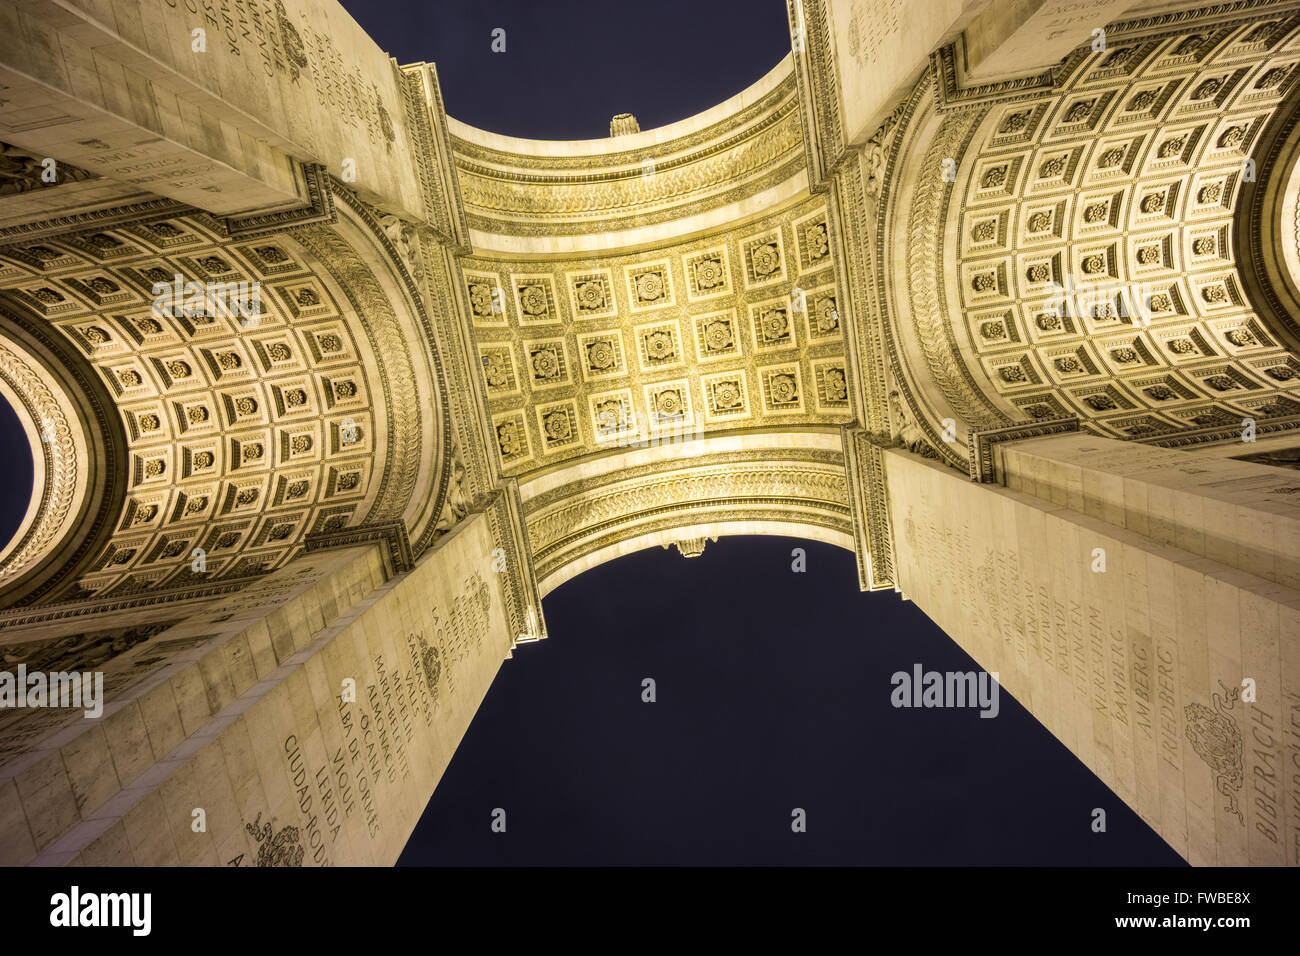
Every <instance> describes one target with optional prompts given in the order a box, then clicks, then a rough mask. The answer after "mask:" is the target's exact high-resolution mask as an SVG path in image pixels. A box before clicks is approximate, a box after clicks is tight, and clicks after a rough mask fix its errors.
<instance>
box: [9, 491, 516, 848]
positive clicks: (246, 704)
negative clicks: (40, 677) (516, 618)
mask: <svg viewBox="0 0 1300 956" xmlns="http://www.w3.org/2000/svg"><path fill="white" fill-rule="evenodd" d="M494 547H495V542H494V540H493V536H492V532H491V529H490V522H489V519H488V516H487V515H486V514H484V513H479V514H474V515H471V516H469V517H467V518H466V519H465V520H464V521H462V522H461V523H460V524H459V525H457V526H456V528H455V529H454V530H453V531H451V532H450V533H449V534H447V535H446V536H445V537H443V538H442V539H441V540H440V541H439V542H438V544H437V545H436V546H435V547H434V548H432V549H431V550H430V551H428V552H426V553H425V554H424V555H423V556H422V557H421V559H420V560H419V561H417V562H416V564H415V567H414V568H413V569H412V570H411V571H409V572H407V573H405V574H397V575H394V574H393V568H392V567H391V566H390V565H389V564H388V559H387V557H386V553H385V551H384V549H383V548H381V547H380V546H379V545H377V544H369V545H364V546H360V547H353V548H348V549H342V550H336V551H327V552H320V553H314V554H307V555H304V556H302V557H300V558H299V559H297V560H296V561H295V562H293V563H291V564H289V565H287V566H286V567H285V568H283V569H281V570H280V571H277V572H276V573H275V574H273V575H270V576H269V577H268V578H267V579H265V580H264V581H261V582H258V583H257V584H255V585H253V586H251V587H250V588H249V589H247V591H246V593H243V594H240V595H238V596H236V597H234V598H232V599H225V600H222V601H221V602H220V604H219V607H217V608H216V609H215V610H216V612H218V613H215V614H214V608H212V607H207V606H205V607H203V608H202V609H201V610H200V611H198V612H193V611H192V612H191V614H190V619H189V620H187V621H184V622H181V623H178V624H176V625H174V626H172V627H170V628H168V629H167V630H165V631H163V632H162V633H159V634H157V635H155V636H153V637H151V638H150V639H149V640H147V641H145V642H144V643H142V644H140V645H138V646H137V647H135V648H133V649H132V650H131V651H130V652H129V654H130V661H128V663H129V664H134V665H140V666H142V667H143V666H145V665H148V666H150V667H154V668H155V669H153V670H149V671H146V673H147V674H148V676H147V678H146V679H144V680H138V681H136V682H135V683H134V684H133V685H132V686H128V687H122V688H121V692H120V693H118V694H117V695H116V696H112V695H110V696H109V700H110V702H109V704H108V706H106V707H105V708H104V712H103V715H102V717H100V718H98V719H88V718H83V717H81V716H80V715H75V716H69V718H68V719H67V720H66V721H65V725H64V726H63V727H62V729H58V728H54V730H55V731H56V732H53V733H51V734H49V735H47V736H45V737H44V738H43V739H40V740H37V741H36V742H35V744H34V746H32V747H31V748H30V749H29V750H28V752H27V753H25V754H24V755H22V756H20V757H18V758H17V759H14V760H11V761H10V762H8V763H6V764H5V765H4V766H3V767H0V864H3V865H19V864H24V863H35V864H43V865H63V864H76V865H151V866H152V865H174V864H198V865H222V866H227V865H239V866H253V865H271V864H278V865H330V864H333V865H340V864H342V865H392V864H393V863H394V862H395V861H396V860H397V857H398V855H399V854H400V853H401V851H402V849H403V847H404V846H405V844H406V841H407V839H408V838H409V837H410V834H411V831H412V829H413V828H414V826H415V824H416V822H417V821H418V820H419V817H420V814H421V812H422V811H423V810H424V807H425V805H426V803H427V802H428V799H429V795H430V794H431V793H432V792H433V789H434V787H435V786H436V785H437V782H438V780H439V778H440V777H441V776H442V772H443V770H445V769H446V767H447V764H448V763H449V761H450V760H451V756H452V754H453V753H454V752H455V749H456V747H457V745H458V744H459V742H460V739H461V737H462V736H463V734H464V732H465V730H466V728H467V727H468V726H469V722H470V720H471V719H472V718H473V715H474V713H475V711H476V710H477V708H478V706H479V704H480V702H481V701H482V699H483V696H484V695H485V694H486V692H487V689H488V687H489V686H490V685H491V683H492V679H493V677H494V676H495V675H496V672H497V669H498V668H499V667H500V664H501V661H502V660H503V659H504V658H505V657H506V656H508V655H509V653H510V651H511V648H512V646H513V644H514V642H515V640H516V639H517V637H518V636H519V635H517V634H514V633H513V632H512V630H511V628H510V626H509V624H508V615H507V611H506V606H505V600H506V595H505V583H504V579H505V577H506V575H505V574H503V573H496V571H495V570H494V566H493V565H494V560H493V549H494ZM220 612H224V613H220ZM8 636H9V635H6V637H8ZM349 681H352V682H355V687H354V690H355V698H354V699H349V696H348V691H349V690H350V689H351V688H350V685H349V683H348V682H349ZM65 713H66V712H65ZM196 810H202V811H203V814H202V816H203V819H204V829H203V830H196V827H195V820H196V819H197V818H198V815H197V814H196V813H195V811H196ZM485 825H486V818H485Z"/></svg>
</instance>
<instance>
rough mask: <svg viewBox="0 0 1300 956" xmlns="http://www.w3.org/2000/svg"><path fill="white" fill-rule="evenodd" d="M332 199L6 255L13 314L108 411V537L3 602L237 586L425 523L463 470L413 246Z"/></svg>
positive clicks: (101, 532)
mask: <svg viewBox="0 0 1300 956" xmlns="http://www.w3.org/2000/svg"><path fill="white" fill-rule="evenodd" d="M337 210H338V215H337V218H336V220H335V221H334V222H333V223H331V224H317V225H309V226H305V227H301V228H298V229H295V230H292V231H283V230H282V231H273V232H264V233H261V234H255V235H242V234H241V235H236V236H232V235H230V234H229V233H228V232H227V229H226V227H225V226H224V225H223V224H222V223H220V222H219V221H217V220H214V219H213V218H211V217H209V216H207V215H205V214H202V213H196V212H187V213H176V214H173V215H171V216H169V217H167V218H165V219H163V218H155V219H153V220H149V221H144V222H135V223H127V224H121V225H115V226H113V227H111V228H105V229H103V230H102V231H100V232H96V233H93V234H89V235H88V234H84V233H74V234H66V235H59V236H52V237H48V238H43V239H42V240H41V241H40V243H39V244H38V245H33V246H25V245H24V246H16V245H14V246H9V247H6V248H5V249H3V250H0V262H3V264H4V268H3V275H2V276H0V301H2V302H4V303H5V304H6V306H7V307H6V312H7V313H8V314H9V315H10V317H11V318H14V319H16V318H17V317H21V318H22V319H23V320H24V322H25V324H26V326H28V327H32V328H36V329H40V330H43V334H44V337H45V339H46V340H47V344H46V345H45V346H43V347H44V348H46V349H56V348H57V349H58V350H59V351H60V353H61V354H63V355H64V356H66V359H65V360H64V361H63V362H62V363H61V364H62V365H63V366H67V367H69V368H73V369H75V370H77V375H79V380H78V381H76V382H73V383H72V384H70V385H69V386H68V387H67V389H66V391H67V393H68V394H69V395H74V396H75V400H76V401H77V402H80V403H82V404H83V405H86V406H87V407H90V408H92V409H97V410H98V412H99V415H100V421H99V423H98V425H97V428H98V429H99V431H98V432H96V431H94V430H93V429H91V428H83V429H82V431H83V432H85V433H86V434H87V435H90V436H94V435H97V434H100V433H103V432H107V433H108V434H109V435H110V437H109V438H87V439H85V440H80V444H81V445H84V446H85V447H86V449H87V452H86V456H85V458H84V459H81V458H78V461H79V462H81V461H83V460H84V462H85V464H86V467H87V468H88V471H87V474H88V475H91V476H94V477H95V478H96V480H97V481H99V483H100V484H101V485H104V486H105V487H104V489H103V493H95V494H94V495H93V500H94V505H95V507H96V508H97V509H98V511H97V515H98V518H97V520H98V524H96V525H95V534H94V535H90V534H89V531H87V532H86V533H84V534H80V535H77V536H73V537H70V538H69V542H70V545H69V546H72V544H73V543H76V542H79V543H77V544H76V550H77V556H78V557H77V561H75V562H67V561H62V562H54V561H52V560H50V559H49V558H46V557H42V558H41V559H40V561H39V564H40V565H41V570H40V571H39V572H33V573H38V574H39V577H40V580H41V581H44V582H45V584H44V585H43V586H42V589H41V590H39V591H34V590H32V589H30V588H27V587H26V585H25V584H24V585H23V587H21V588H13V587H11V588H6V589H5V590H4V599H5V600H6V601H8V602H10V603H12V602H14V601H16V600H35V599H37V598H39V599H40V600H41V601H51V600H61V601H68V600H87V599H91V598H102V597H112V598H126V597H128V596H130V595H133V594H138V593H141V592H144V591H148V592H149V593H150V600H151V601H166V600H179V599H184V598H187V597H194V596H200V595H203V594H210V593H225V592H228V591H233V590H238V589H239V588H240V587H242V586H243V584H244V583H246V582H247V581H248V580H249V579H251V578H254V577H257V576H259V575H261V574H264V573H266V572H268V571H270V570H273V569H275V568H277V567H280V566H283V565H284V564H285V563H286V562H288V561H290V560H292V558H293V557H294V556H295V555H296V554H298V553H299V552H300V551H301V550H302V548H303V547H304V545H305V543H306V541H307V538H308V536H310V535H313V534H320V533H322V532H334V531H342V530H344V529H355V528H357V527H358V526H362V525H383V526H390V525H392V524H393V523H398V522H400V523H402V525H403V527H404V528H405V529H406V530H407V531H412V530H413V531H414V532H415V533H416V534H420V533H422V530H421V529H429V528H432V526H433V524H434V522H435V521H436V518H437V515H438V513H439V509H440V507H441V503H442V501H443V500H444V499H445V497H446V488H447V474H448V470H449V463H450V454H449V451H448V448H449V444H450V429H449V426H448V421H449V415H450V409H449V400H448V396H447V389H446V384H445V382H444V381H443V372H442V367H441V361H442V360H441V357H440V356H439V355H438V346H437V343H436V342H435V336H434V335H433V334H432V331H431V329H430V328H429V326H428V322H427V318H426V317H425V316H424V313H423V305H422V303H421V301H420V299H419V293H418V291H417V290H416V287H415V285H414V283H413V280H412V277H411V275H410V273H409V270H408V267H407V265H406V264H405V263H404V262H403V257H402V251H401V250H399V249H397V248H396V247H395V246H394V244H393V242H392V240H391V239H390V238H389V237H388V236H387V234H386V233H385V231H384V229H383V228H382V226H381V225H380V224H379V223H378V221H377V220H376V219H375V217H374V216H373V215H372V214H371V213H370V212H369V211H368V210H367V209H366V208H365V207H364V206H363V205H362V204H361V203H360V202H359V201H357V200H355V199H354V198H351V197H346V198H345V199H344V200H343V201H341V202H340V203H339V204H338V206H337ZM175 277H180V279H179V280H178V281H179V283H180V286H181V295H180V300H179V301H177V302H176V303H175V304H176V308H175V309H173V308H171V300H172V299H174V298H176V280H175ZM186 283H191V284H192V286H193V289H194V290H195V292H197V293H198V295H197V297H194V293H193V292H188V291H186V288H187V287H186ZM205 289H206V290H207V292H206V295H207V296H208V298H205V297H204V295H205V293H204V290H205ZM214 290H215V291H214ZM227 293H229V294H230V295H236V296H238V297H240V298H239V301H240V302H245V303H252V302H256V303H257V307H256V308H255V309H247V308H246V309H244V311H242V312H241V311H240V309H239V308H235V309H234V310H233V311H231V310H230V309H225V308H224V306H223V305H222V304H221V303H224V301H225V300H224V298H223V297H224V296H226V295H227ZM232 301H233V300H232ZM160 302H161V303H162V304H161V305H160V304H159V303H160ZM186 305H190V306H191V311H189V312H187V311H186V308H185V306H186ZM27 347H28V348H29V350H30V348H31V346H27ZM44 364H45V365H47V366H49V367H56V366H59V365H60V363H58V362H55V361H54V360H52V359H51V360H48V361H46V362H45V363H44ZM11 391H12V389H11ZM83 394H84V396H88V397H83ZM89 416H90V412H83V417H86V418H87V420H89ZM29 417H30V416H29ZM32 420H37V419H32ZM45 474H46V475H48V474H49V472H48V470H47V471H46V473H45ZM105 475H108V476H109V477H108V478H105ZM65 536H67V535H66V533H65ZM196 555H198V556H199V557H195V556H196ZM20 583H21V582H20Z"/></svg>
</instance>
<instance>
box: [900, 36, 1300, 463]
mask: <svg viewBox="0 0 1300 956" xmlns="http://www.w3.org/2000/svg"><path fill="white" fill-rule="evenodd" d="M1254 28H1255V26H1254V25H1252V24H1251V23H1249V22H1247V21H1244V20H1243V21H1239V22H1237V23H1235V24H1233V25H1232V26H1231V27H1230V28H1227V29H1225V30H1223V31H1222V33H1221V36H1220V37H1219V39H1218V40H1217V41H1216V42H1214V43H1208V42H1204V37H1200V36H1198V35H1196V34H1195V32H1194V28H1192V27H1188V28H1187V30H1185V31H1176V32H1169V33H1165V34H1161V35H1159V36H1156V37H1139V38H1136V39H1133V40H1128V38H1127V37H1124V36H1123V34H1122V32H1121V33H1120V34H1117V36H1116V39H1115V42H1114V44H1113V46H1110V47H1108V49H1107V50H1106V51H1092V50H1090V49H1081V50H1079V51H1077V52H1076V53H1075V54H1073V55H1072V56H1071V57H1069V58H1067V60H1066V61H1064V63H1063V64H1062V66H1061V67H1060V68H1059V71H1058V75H1057V80H1056V82H1055V84H1054V86H1052V87H1050V88H1048V87H1042V88H1039V89H1037V90H1032V91H1028V92H1024V93H1017V95H1007V96H1004V97H1001V98H998V97H994V96H990V97H988V98H986V99H975V100H973V101H972V102H971V103H970V104H969V105H961V104H952V103H947V104H945V103H943V102H942V98H941V97H940V98H938V99H936V94H935V84H936V83H939V82H943V81H942V80H941V79H936V77H934V76H927V77H925V78H923V79H922V80H921V81H920V83H919V84H918V86H917V87H916V88H915V89H914V91H913V93H912V96H911V99H910V100H909V102H908V104H907V106H906V108H905V110H904V112H903V122H904V123H905V130H904V131H903V133H902V134H901V137H900V141H901V146H900V147H899V149H898V153H897V155H896V156H895V157H894V159H893V163H892V164H891V170H897V169H900V168H901V169H902V170H904V172H903V174H902V175H901V176H899V177H898V179H897V182H896V183H891V184H890V185H891V187H892V188H891V190H890V201H889V202H890V205H889V209H888V213H887V219H886V225H885V233H886V235H887V236H888V237H889V239H888V242H887V244H886V249H885V251H886V259H885V265H884V274H885V275H892V276H894V277H896V281H894V282H892V283H887V285H889V286H890V287H891V288H890V291H891V293H892V303H891V305H892V307H891V308H890V309H889V310H888V322H889V327H890V331H891V335H892V337H893V339H894V341H895V342H896V343H897V347H896V349H895V350H894V351H893V352H891V359H892V361H893V363H894V365H895V367H896V369H898V370H899V371H900V373H901V376H902V378H903V379H904V384H905V385H906V387H904V388H902V391H903V392H904V393H905V394H908V397H909V398H911V399H912V403H913V407H914V410H915V412H916V413H918V414H919V415H920V416H921V417H922V418H923V419H924V420H923V421H922V422H921V423H920V425H921V427H920V428H919V431H920V432H922V433H924V434H925V435H926V436H927V437H928V439H929V440H930V442H931V443H932V444H934V445H935V447H936V448H938V449H939V450H940V453H941V454H944V455H946V456H947V457H948V458H949V459H950V460H951V462H952V463H953V464H960V462H961V459H962V458H963V457H964V455H962V454H961V452H962V451H964V448H965V445H966V441H965V439H966V438H967V436H968V434H969V430H971V429H980V428H988V427H997V426H1000V425H1004V424H1006V423H1008V422H1023V421H1044V422H1047V421H1054V420H1058V419H1063V418H1071V417H1072V418H1077V419H1079V420H1080V421H1082V422H1084V423H1086V427H1088V428H1089V429H1091V430H1093V431H1095V432H1097V433H1098V434H1102V435H1109V436H1112V437H1117V438H1136V439H1151V440H1164V438H1165V437H1166V436H1172V435H1175V434H1178V433H1188V432H1191V433H1195V434H1197V435H1204V436H1213V435H1215V434H1219V435H1225V436H1226V433H1225V432H1224V431H1223V430H1224V429H1225V428H1227V427H1228V426H1231V425H1234V424H1235V423H1239V422H1240V421H1242V420H1243V419H1244V418H1251V419H1255V420H1259V421H1265V420H1269V419H1271V420H1273V421H1274V422H1280V421H1283V420H1292V419H1294V418H1295V417H1296V416H1297V415H1298V414H1300V404H1298V403H1297V402H1296V401H1295V400H1294V395H1293V394H1292V388H1291V385H1290V382H1291V381H1292V380H1293V379H1294V377H1295V375H1296V374H1297V372H1298V371H1300V368H1298V367H1297V365H1296V360H1295V355H1294V342H1295V341H1296V336H1295V327H1294V325H1293V324H1291V323H1292V322H1293V320H1291V319H1289V318H1286V317H1285V316H1286V310H1287V309H1288V308H1294V305H1292V304H1291V303H1293V302H1297V301H1300V299H1294V298H1293V297H1294V295H1295V293H1294V290H1293V289H1292V287H1291V286H1290V285H1289V283H1291V282H1292V280H1291V279H1290V278H1289V276H1290V273H1289V267H1288V266H1287V265H1286V263H1285V261H1284V253H1286V252H1287V250H1288V248H1289V255H1290V256H1291V259H1292V261H1293V262H1294V263H1297V264H1300V253H1298V252H1297V251H1296V249H1295V243H1294V241H1293V240H1294V230H1293V234H1292V236H1291V239H1290V241H1291V246H1290V247H1288V246H1287V244H1286V243H1287V241H1288V240H1285V239H1280V238H1279V235H1280V234H1279V232H1278V230H1279V229H1283V228H1286V227H1285V226H1283V225H1282V218H1283V217H1284V216H1289V219H1288V220H1287V221H1288V222H1290V223H1291V224H1292V225H1294V222H1295V212H1296V202H1295V199H1294V181H1291V180H1290V176H1291V174H1292V170H1293V167H1294V162H1293V160H1294V157H1295V156H1296V155H1297V149H1300V147H1298V146H1297V140H1298V139H1300V136H1298V135H1297V134H1296V131H1295V123H1294V109H1295V107H1294V100H1295V94H1291V95H1290V96H1289V97H1288V96H1287V93H1286V89H1287V84H1288V82H1289V81H1288V80H1287V77H1288V76H1290V75H1291V74H1292V73H1293V72H1294V71H1293V70H1291V66H1292V65H1293V64H1292V63H1291V60H1290V58H1291V54H1290V53H1289V52H1287V47H1288V42H1286V41H1285V40H1284V39H1283V38H1282V37H1280V36H1279V37H1277V38H1275V39H1274V40H1273V41H1272V42H1271V45H1272V49H1271V50H1269V51H1268V52H1266V53H1264V54H1263V55H1258V51H1257V49H1256V46H1255V45H1254V41H1249V40H1248V39H1247V38H1248V36H1249V35H1250V34H1251V31H1252V30H1253V29H1254ZM1294 33H1295V30H1294V28H1293V27H1292V28H1288V35H1292V36H1293V35H1294ZM1193 41H1195V42H1193ZM1243 50H1245V51H1249V52H1250V53H1251V54H1252V58H1251V59H1250V60H1249V62H1247V61H1245V60H1244V59H1243V55H1244V54H1243ZM1189 51H1191V52H1189ZM1266 127H1267V128H1268V129H1269V130H1271V131H1272V132H1271V133H1266V134H1264V135H1261V130H1264V129H1265V128H1266ZM1253 157H1263V158H1262V159H1261V168H1264V167H1265V166H1269V164H1270V163H1272V164H1274V165H1276V164H1278V163H1281V164H1282V165H1283V166H1285V167H1286V168H1285V170H1283V171H1280V172H1279V173H1278V174H1277V175H1276V176H1273V177H1272V178H1271V179H1270V178H1269V177H1267V176H1265V177H1262V178H1261V179H1260V182H1259V183H1258V185H1256V184H1254V183H1251V182H1250V181H1249V177H1248V176H1247V175H1246V172H1247V170H1248V169H1249V168H1250V166H1249V161H1251V160H1252V158H1253ZM945 165H946V166H947V167H948V168H947V173H946V174H944V172H943V169H944V166H945ZM1269 168H1271V166H1269ZM1288 181H1291V182H1292V183H1293V188H1292V191H1291V193H1289V194H1288V193H1287V190H1286V184H1287V182H1288ZM1288 195H1289V199H1288ZM1261 206H1267V211H1261V208H1260V207H1261ZM1255 224H1259V225H1260V229H1259V234H1255V233H1254V232H1253V231H1252V230H1253V229H1254V227H1255ZM1252 250H1253V252H1252ZM1261 250H1262V251H1261ZM1252 259H1253V260H1254V262H1255V275H1256V278H1255V279H1252V278H1251V276H1252ZM1261 271H1262V273H1265V274H1264V275H1263V276H1262V278H1261V277H1260V275H1261ZM1270 289H1272V290H1274V291H1275V292H1276V295H1275V296H1273V303H1274V307H1273V310H1272V311H1273V314H1272V315H1270V314H1268V313H1267V312H1265V313H1261V312H1259V311H1258V308H1259V307H1260V306H1261V305H1265V304H1267V300H1268V299H1269V290H1270ZM1288 290H1290V291H1288ZM945 419H950V420H952V421H953V423H954V425H955V431H956V435H955V438H956V441H955V442H953V443H951V444H948V445H944V444H942V443H936V442H935V441H934V437H935V435H936V434H937V433H938V432H939V431H940V430H941V429H942V426H943V424H944V421H945ZM904 437H906V435H905V436H904Z"/></svg>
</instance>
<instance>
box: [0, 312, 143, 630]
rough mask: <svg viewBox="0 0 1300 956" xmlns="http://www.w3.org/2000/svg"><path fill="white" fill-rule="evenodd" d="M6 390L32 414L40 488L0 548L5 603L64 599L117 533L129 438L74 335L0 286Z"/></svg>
mask: <svg viewBox="0 0 1300 956" xmlns="http://www.w3.org/2000/svg"><path fill="white" fill-rule="evenodd" d="M0 392H3V393H4V395H5V397H6V398H7V399H8V400H9V402H10V404H11V406H12V407H13V409H14V411H15V412H16V413H17V414H18V416H19V419H20V420H21V421H22V422H23V427H24V431H25V432H26V433H27V436H28V439H29V441H30V443H31V449H32V463H33V482H32V484H33V487H32V498H31V501H30V503H29V505H28V509H27V513H26V515H25V516H24V519H23V523H22V525H21V526H20V527H19V529H18V531H17V533H16V534H15V535H14V537H13V538H12V539H11V541H10V542H9V543H8V545H7V546H6V547H5V548H4V549H3V551H0V602H2V603H3V604H4V605H6V606H8V605H15V604H27V603H31V602H33V601H37V600H50V599H52V598H57V596H58V593H59V590H60V587H61V585H65V584H67V583H68V582H70V581H72V580H74V579H75V578H76V576H77V575H78V574H80V573H81V572H82V571H84V570H85V569H86V568H87V567H88V566H89V564H90V562H91V561H93V559H94V558H95V556H96V554H97V553H98V552H99V550H101V549H102V547H103V546H104V544H105V542H106V541H107V540H108V539H109V537H111V535H112V531H113V520H114V518H116V516H117V515H118V514H119V512H120V511H121V508H122V505H123V502H124V500H125V497H126V488H127V476H126V468H125V461H126V450H127V445H128V442H127V437H126V430H125V428H124V426H123V423H122V420H121V419H120V417H118V416H117V415H116V414H114V413H113V399H112V396H111V395H110V394H109V392H108V389H107V388H106V387H105V386H104V384H103V382H102V381H101V380H100V379H99V377H98V376H97V375H96V374H95V372H94V370H93V369H92V368H91V366H90V363H88V362H87V361H86V360H85V359H84V358H83V357H82V356H81V355H79V354H77V352H76V351H75V349H73V348H72V347H71V346H70V343H69V342H67V340H66V339H64V338H63V337H61V336H60V335H58V334H57V333H55V332H53V331H52V330H51V329H50V328H49V327H48V325H46V324H45V323H44V322H42V321H40V320H38V319H35V318H33V317H31V316H30V315H28V314H26V310H24V309H23V308H22V307H21V306H20V305H17V304H16V303H14V302H13V301H12V299H11V298H9V297H8V296H6V295H4V294H0Z"/></svg>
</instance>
